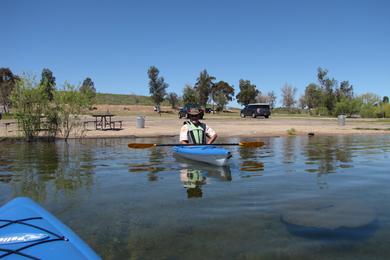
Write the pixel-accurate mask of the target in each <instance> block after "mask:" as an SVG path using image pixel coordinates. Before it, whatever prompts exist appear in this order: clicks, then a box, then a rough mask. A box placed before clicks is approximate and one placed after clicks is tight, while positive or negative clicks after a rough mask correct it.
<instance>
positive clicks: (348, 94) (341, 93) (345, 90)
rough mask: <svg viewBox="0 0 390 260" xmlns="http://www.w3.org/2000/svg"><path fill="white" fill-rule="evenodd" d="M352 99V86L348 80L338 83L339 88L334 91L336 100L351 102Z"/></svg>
mask: <svg viewBox="0 0 390 260" xmlns="http://www.w3.org/2000/svg"><path fill="white" fill-rule="evenodd" d="M352 98H353V86H352V85H350V84H349V82H348V80H344V81H341V82H340V87H339V88H337V89H336V99H337V101H341V100H343V99H348V100H351V99H352Z"/></svg>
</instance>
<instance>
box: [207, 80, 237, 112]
mask: <svg viewBox="0 0 390 260" xmlns="http://www.w3.org/2000/svg"><path fill="white" fill-rule="evenodd" d="M211 96H212V98H213V101H214V102H215V103H216V104H217V110H218V111H221V110H223V108H224V107H225V106H226V105H227V103H228V102H229V101H232V100H233V97H234V88H233V87H232V86H230V85H229V83H227V82H225V81H222V80H221V81H219V82H218V83H216V84H215V85H214V86H213V87H212V88H211Z"/></svg>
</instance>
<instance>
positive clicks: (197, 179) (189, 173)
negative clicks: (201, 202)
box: [180, 169, 206, 199]
mask: <svg viewBox="0 0 390 260" xmlns="http://www.w3.org/2000/svg"><path fill="white" fill-rule="evenodd" d="M180 181H181V182H182V183H183V186H184V188H186V189H187V198H189V199H190V198H201V197H202V195H203V192H202V189H201V186H202V185H204V184H205V183H206V177H203V176H202V174H201V172H200V171H199V170H190V169H182V170H180Z"/></svg>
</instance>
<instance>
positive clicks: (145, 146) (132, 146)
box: [127, 143, 156, 149]
mask: <svg viewBox="0 0 390 260" xmlns="http://www.w3.org/2000/svg"><path fill="white" fill-rule="evenodd" d="M127 146H128V147H129V148H133V149H145V148H151V147H154V146H156V144H140V143H130V144H128V145H127Z"/></svg>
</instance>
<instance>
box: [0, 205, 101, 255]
mask: <svg viewBox="0 0 390 260" xmlns="http://www.w3.org/2000/svg"><path fill="white" fill-rule="evenodd" d="M0 258H6V259H100V257H99V256H98V255H97V254H96V253H95V252H94V251H93V250H92V249H91V248H90V247H89V246H88V245H87V244H86V243H85V242H84V241H82V240H81V239H80V238H79V237H78V236H77V235H76V234H75V233H74V232H73V231H72V230H71V229H70V228H68V227H67V226H65V225H64V224H63V223H61V222H60V221H59V220H58V219H57V218H56V217H54V216H53V215H52V214H50V213H49V212H47V211H46V210H45V209H43V208H42V207H41V206H39V205H38V204H37V203H35V202H34V201H32V200H31V199H29V198H16V199H14V200H12V201H10V202H8V203H7V204H5V205H4V206H2V207H1V208H0Z"/></svg>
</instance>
